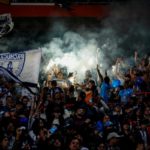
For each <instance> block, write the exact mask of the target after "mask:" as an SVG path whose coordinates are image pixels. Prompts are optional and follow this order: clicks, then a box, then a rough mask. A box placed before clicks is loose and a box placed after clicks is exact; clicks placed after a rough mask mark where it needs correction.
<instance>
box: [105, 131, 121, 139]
mask: <svg viewBox="0 0 150 150" xmlns="http://www.w3.org/2000/svg"><path fill="white" fill-rule="evenodd" d="M119 137H121V136H120V135H119V134H118V133H116V132H111V133H109V134H108V136H107V140H110V139H111V138H119Z"/></svg>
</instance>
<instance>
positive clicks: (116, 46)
mask: <svg viewBox="0 0 150 150" xmlns="http://www.w3.org/2000/svg"><path fill="white" fill-rule="evenodd" d="M149 10H150V4H149V2H148V1H142V2H140V1H137V0H136V1H134V0H133V1H127V2H126V3H125V2H122V3H115V4H114V3H112V4H111V12H110V16H109V17H107V18H105V19H103V20H98V19H96V18H92V19H91V18H78V19H76V18H75V19H73V22H72V21H68V20H69V19H63V18H62V19H60V18H56V19H50V21H48V20H46V21H45V22H42V23H41V22H40V21H37V20H36V21H35V20H34V19H33V20H34V21H32V20H30V21H27V20H26V19H24V20H22V23H20V21H18V22H17V23H16V24H17V25H16V28H14V31H13V32H12V33H11V34H9V35H8V36H7V37H3V38H1V39H0V45H1V52H5V51H22V50H30V49H36V48H39V47H41V48H42V49H43V58H42V67H41V72H44V73H46V72H47V71H48V70H49V68H50V67H51V66H52V65H53V64H57V65H60V66H62V67H63V66H65V67H67V69H68V72H77V74H78V78H80V79H81V78H83V76H84V72H85V71H86V70H91V69H93V68H94V69H95V68H96V65H97V64H100V65H101V67H102V68H101V70H102V71H104V70H105V69H110V68H111V67H112V64H114V62H115V60H116V58H117V57H125V58H126V59H127V60H128V61H129V62H130V61H131V58H132V57H133V54H134V51H135V50H137V51H138V52H139V55H140V56H141V57H142V56H144V55H146V54H148V53H149V49H150V42H149V39H150V28H149V26H150V19H149V18H150V11H149ZM70 20H71V19H70ZM77 20H78V21H77ZM45 26H46V27H45ZM43 29H44V30H43ZM31 31H32V32H31ZM16 41H17V43H16ZM10 49H11V50H10Z"/></svg>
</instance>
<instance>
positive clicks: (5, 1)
mask: <svg viewBox="0 0 150 150" xmlns="http://www.w3.org/2000/svg"><path fill="white" fill-rule="evenodd" d="M0 3H2V4H9V3H10V0H0Z"/></svg>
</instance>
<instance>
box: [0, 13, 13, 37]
mask: <svg viewBox="0 0 150 150" xmlns="http://www.w3.org/2000/svg"><path fill="white" fill-rule="evenodd" d="M13 27H14V23H13V22H12V18H11V14H1V15H0V37H2V36H3V35H6V34H8V33H9V32H10V31H12V29H13Z"/></svg>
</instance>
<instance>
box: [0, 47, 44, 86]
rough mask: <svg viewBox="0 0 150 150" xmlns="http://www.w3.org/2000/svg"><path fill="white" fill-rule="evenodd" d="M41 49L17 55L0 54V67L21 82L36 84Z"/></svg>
mask: <svg viewBox="0 0 150 150" xmlns="http://www.w3.org/2000/svg"><path fill="white" fill-rule="evenodd" d="M41 54H42V51H41V49H38V50H31V51H24V52H18V53H1V54H0V66H1V67H3V68H5V69H6V70H7V71H9V72H11V74H13V75H14V76H16V77H17V78H18V79H19V80H21V81H22V82H28V83H35V84H37V83H38V78H39V71H40V63H41Z"/></svg>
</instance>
